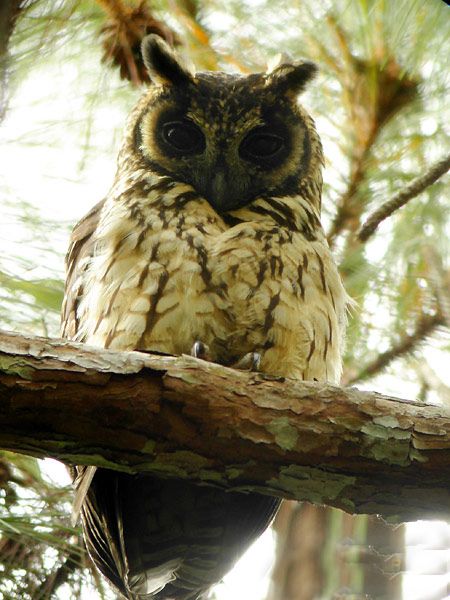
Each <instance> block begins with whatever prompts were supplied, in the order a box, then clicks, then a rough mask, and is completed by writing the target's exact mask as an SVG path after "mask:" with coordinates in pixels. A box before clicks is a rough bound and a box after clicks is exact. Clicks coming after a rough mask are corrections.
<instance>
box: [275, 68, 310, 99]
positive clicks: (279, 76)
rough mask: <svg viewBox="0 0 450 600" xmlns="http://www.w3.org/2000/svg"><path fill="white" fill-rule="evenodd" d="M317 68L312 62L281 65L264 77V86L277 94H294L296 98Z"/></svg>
mask: <svg viewBox="0 0 450 600" xmlns="http://www.w3.org/2000/svg"><path fill="white" fill-rule="evenodd" d="M317 71H318V69H317V66H316V65H315V64H314V63H312V62H301V63H295V64H286V63H285V64H282V65H279V66H277V67H275V68H274V69H273V71H271V72H270V73H268V74H267V75H266V84H267V85H268V86H270V87H273V88H275V89H276V90H277V92H278V93H285V94H294V95H295V96H298V94H301V93H302V92H303V90H304V89H305V87H306V85H307V84H308V83H309V82H310V81H311V80H312V79H314V77H315V76H316V74H317Z"/></svg>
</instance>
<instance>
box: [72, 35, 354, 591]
mask: <svg viewBox="0 0 450 600" xmlns="http://www.w3.org/2000/svg"><path fill="white" fill-rule="evenodd" d="M142 53H143V58H144V62H145V65H146V67H147V69H148V72H149V75H150V78H151V82H152V83H151V85H150V86H149V88H148V90H147V91H146V93H145V94H144V95H143V97H142V98H141V99H140V101H139V102H138V103H137V105H136V107H135V108H134V110H133V111H132V112H131V115H130V119H129V122H128V125H127V127H126V135H125V140H124V143H123V146H122V149H121V151H120V153H119V157H118V166H117V174H116V177H115V181H114V183H113V186H112V188H111V190H110V192H109V193H108V195H107V197H106V198H105V199H104V200H103V201H102V202H100V203H99V204H97V205H96V206H95V207H94V208H93V209H92V210H91V211H90V212H89V214H87V215H86V216H85V217H84V218H83V219H82V220H81V221H80V222H79V223H78V225H76V227H75V229H74V231H73V234H72V238H71V244H70V248H69V252H68V256H67V283H66V293H65V301H64V305H63V316H62V334H63V336H65V337H67V338H70V339H73V340H78V341H82V342H86V343H88V344H90V345H94V346H99V347H102V348H111V349H116V350H141V351H147V352H157V353H164V354H172V355H180V354H183V353H187V354H189V353H190V354H193V355H194V356H198V357H201V358H204V359H207V360H210V361H215V362H217V363H221V364H223V365H228V366H230V367H235V368H248V369H254V370H260V371H261V372H264V373H267V374H270V375H276V376H283V377H288V378H292V379H300V380H316V381H330V382H338V381H339V377H340V372H341V353H342V344H343V337H344V329H345V319H346V317H345V311H346V303H347V297H346V294H345V291H344V288H343V286H342V283H341V280H340V278H339V275H338V272H337V268H336V266H335V263H334V261H333V258H332V256H331V254H330V252H329V249H328V246H327V242H326V240H325V236H324V232H323V230H322V226H321V222H320V208H321V190H322V174H321V170H322V165H323V155H322V148H321V143H320V139H319V136H318V134H317V132H316V129H315V126H314V122H313V120H312V118H311V117H310V116H309V115H308V113H307V112H306V111H305V109H304V108H303V107H302V106H301V105H300V104H299V103H298V96H299V94H300V93H301V92H302V90H303V89H304V87H305V86H306V85H307V83H308V82H309V81H310V80H311V79H312V78H313V77H314V75H315V73H316V67H315V66H314V64H312V63H310V62H298V63H295V64H287V63H286V64H280V65H278V66H277V67H275V68H274V69H273V70H272V71H270V72H267V73H257V74H252V75H249V76H240V75H232V74H225V73H218V72H199V73H194V72H192V71H191V70H190V69H188V68H187V67H186V66H185V65H184V64H183V62H182V61H181V59H180V58H179V57H178V56H177V55H176V54H175V53H174V52H173V51H172V50H171V49H170V48H169V47H168V46H167V45H166V44H165V43H164V42H163V41H162V40H161V39H160V38H158V37H156V36H148V37H147V38H145V40H144V42H143V45H142ZM75 483H76V486H77V496H76V500H75V512H80V514H81V520H82V526H83V531H84V537H85V541H86V546H87V548H88V551H89V553H90V555H91V557H92V559H93V561H94V563H95V564H96V565H97V567H98V568H99V570H100V571H101V572H102V573H103V575H104V576H105V577H106V578H107V579H108V580H109V581H110V582H111V583H112V584H113V585H114V586H115V587H116V588H117V589H118V590H119V591H120V592H121V594H123V596H124V597H125V598H129V599H132V598H133V599H137V598H139V599H140V600H142V599H157V600H163V599H165V600H169V599H170V600H175V599H176V600H196V599H199V598H205V597H206V596H207V595H208V591H209V589H210V588H211V586H212V585H213V584H214V583H216V582H217V581H219V580H220V579H221V578H222V577H223V575H224V574H225V573H226V572H227V571H228V570H229V569H230V568H231V567H232V566H233V564H234V563H235V562H236V560H237V559H238V558H239V557H240V556H241V554H242V553H243V552H244V551H245V550H246V548H247V547H248V546H249V545H250V544H251V543H252V542H253V541H254V540H255V539H256V538H257V537H258V536H259V535H260V534H261V533H262V532H263V531H264V529H265V528H266V527H267V526H268V525H269V523H270V522H271V520H272V518H273V516H274V514H275V512H276V510H277V508H278V505H279V500H277V499H274V498H271V497H269V496H263V495H260V494H257V493H231V492H226V491H224V490H222V489H218V488H217V489H216V488H214V487H199V486H196V485H194V484H192V483H189V482H182V481H178V480H169V479H162V478H159V477H155V476H152V475H147V474H140V475H128V474H122V473H118V472H114V471H110V470H107V469H96V468H95V467H76V468H75Z"/></svg>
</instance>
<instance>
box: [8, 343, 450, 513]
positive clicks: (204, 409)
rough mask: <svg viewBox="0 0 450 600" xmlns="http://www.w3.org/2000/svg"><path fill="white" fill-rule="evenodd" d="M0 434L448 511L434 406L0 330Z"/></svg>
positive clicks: (445, 439)
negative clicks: (1, 331)
mask: <svg viewBox="0 0 450 600" xmlns="http://www.w3.org/2000/svg"><path fill="white" fill-rule="evenodd" d="M0 447H3V448H6V449H9V450H13V451H17V452H23V453H26V454H32V455H34V456H50V457H53V458H57V459H60V460H62V461H64V462H73V463H83V464H95V465H98V466H102V467H107V468H111V469H118V470H123V471H127V472H148V473H153V474H155V475H158V476H164V477H165V476H167V477H176V478H183V479H191V480H193V481H195V482H198V483H206V484H212V485H218V486H221V487H223V488H227V489H233V490H250V489H252V490H258V491H261V492H263V493H267V494H273V495H279V496H282V497H285V498H293V499H297V500H308V501H311V502H315V503H321V504H328V505H331V506H336V507H339V508H342V509H344V510H346V511H348V512H362V513H380V514H382V515H383V516H385V517H391V518H393V519H397V520H407V519H415V518H426V517H433V516H434V517H437V516H440V517H445V516H448V513H449V511H450V486H449V485H448V482H449V481H450V416H449V414H448V412H447V411H446V410H444V409H440V408H438V407H434V406H427V405H424V404H420V403H415V402H412V401H409V400H401V399H394V398H389V397H387V396H383V395H381V394H377V393H371V392H361V391H358V390H356V389H341V388H338V387H335V386H331V385H326V384H322V383H313V382H311V383H306V382H305V383H302V382H296V381H283V380H282V379H274V378H270V377H266V376H264V375H263V374H258V373H247V372H239V371H234V370H233V369H229V368H226V367H222V366H220V365H216V364H213V363H207V362H204V361H201V360H198V359H194V358H191V357H186V356H183V357H180V358H174V357H161V356H150V355H146V354H143V353H139V352H114V351H111V350H101V349H96V348H90V347H87V346H84V345H82V344H75V343H72V342H65V341H61V340H48V339H45V338H38V337H26V336H20V335H17V334H11V333H0Z"/></svg>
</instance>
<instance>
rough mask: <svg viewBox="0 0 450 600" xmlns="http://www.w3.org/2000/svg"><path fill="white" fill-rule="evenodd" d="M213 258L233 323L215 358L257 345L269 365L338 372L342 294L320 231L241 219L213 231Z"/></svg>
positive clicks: (289, 372)
mask: <svg viewBox="0 0 450 600" xmlns="http://www.w3.org/2000/svg"><path fill="white" fill-rule="evenodd" d="M211 265H212V272H213V276H214V282H215V284H216V286H217V287H220V286H222V287H223V288H224V289H226V290H227V300H228V305H227V310H228V311H229V316H230V322H231V323H232V324H233V327H232V329H230V330H229V331H228V332H226V339H225V340H224V343H223V344H222V346H223V348H224V349H226V350H225V351H226V353H227V356H226V357H219V359H220V360H222V361H223V362H230V361H231V362H233V360H236V359H237V358H239V357H240V356H242V355H243V354H245V353H246V352H255V351H256V352H259V353H260V354H261V357H262V361H261V370H262V371H264V372H266V373H270V374H273V375H280V376H286V377H291V378H298V379H310V380H311V379H317V380H320V381H324V380H328V381H335V382H337V381H338V380H339V377H340V370H341V352H342V345H343V332H344V329H345V318H346V317H345V310H346V308H345V306H346V302H347V297H346V293H345V291H344V288H343V286H342V283H341V280H340V277H339V275H338V272H337V268H336V265H335V263H334V261H333V259H332V257H331V255H330V252H329V250H328V248H327V246H326V244H325V243H324V242H323V241H321V239H316V240H314V241H311V240H310V239H307V238H305V237H304V236H303V235H302V234H301V233H292V232H287V231H285V230H283V229H276V228H274V227H273V226H270V227H268V226H264V225H261V224H257V223H246V224H242V225H239V226H237V227H235V228H234V229H233V230H229V231H228V232H226V233H224V234H222V236H221V237H220V238H218V239H217V241H216V244H215V247H214V250H213V251H212V257H211Z"/></svg>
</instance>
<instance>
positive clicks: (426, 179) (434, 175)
mask: <svg viewBox="0 0 450 600" xmlns="http://www.w3.org/2000/svg"><path fill="white" fill-rule="evenodd" d="M449 169H450V154H448V155H447V156H446V157H445V158H441V160H439V161H438V162H436V163H434V165H433V166H432V167H431V168H430V169H429V170H428V171H427V172H426V173H425V175H421V176H420V177H417V178H416V179H414V180H413V181H412V182H411V183H410V184H409V185H407V186H406V187H405V188H404V189H403V190H401V191H400V192H399V193H398V194H396V195H395V196H394V197H393V198H392V199H391V200H388V201H387V202H385V203H384V204H382V205H381V206H380V208H378V209H377V210H376V211H375V212H374V213H372V214H371V215H370V217H369V218H368V219H367V221H366V222H365V223H364V225H363V226H362V227H361V229H360V230H359V233H358V239H359V240H360V241H361V242H365V241H367V240H368V239H369V238H370V237H371V236H372V235H373V234H374V233H375V231H376V229H377V227H378V226H379V225H380V223H381V222H382V221H384V220H385V219H387V218H388V217H390V216H391V215H392V214H393V213H394V212H395V211H396V210H398V209H399V208H401V207H402V206H404V205H405V204H406V203H407V202H409V200H411V199H412V198H415V197H416V196H417V195H418V194H420V193H421V192H423V191H424V190H425V189H426V188H427V187H429V186H430V185H432V184H433V183H434V182H435V181H437V180H438V179H439V178H440V177H442V175H444V174H445V173H447V171H448V170H449Z"/></svg>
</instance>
